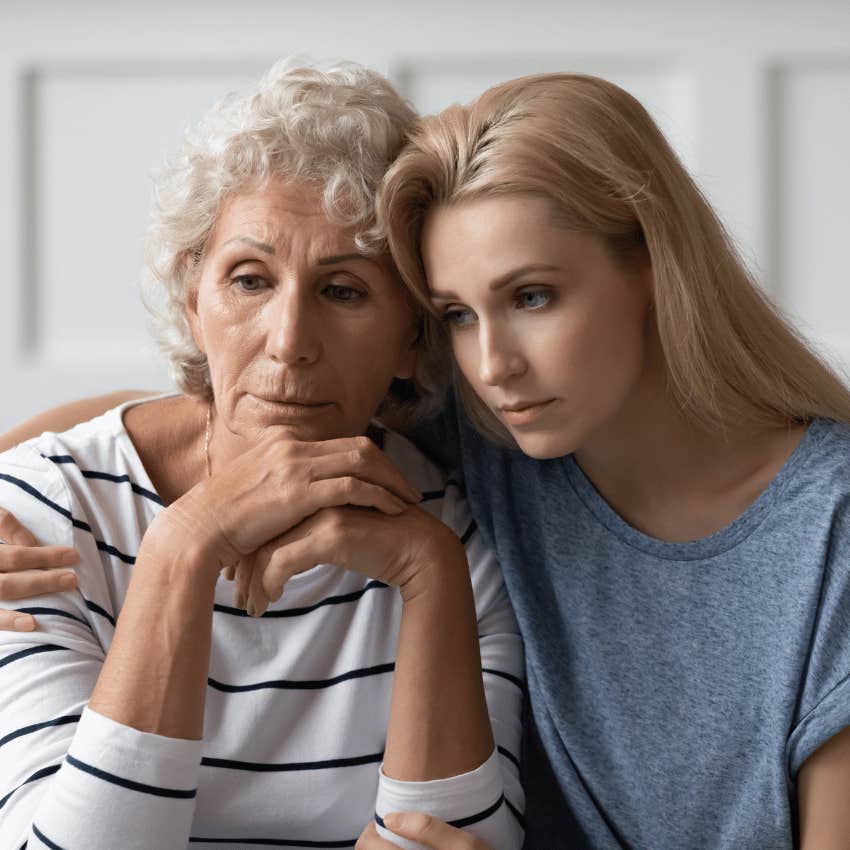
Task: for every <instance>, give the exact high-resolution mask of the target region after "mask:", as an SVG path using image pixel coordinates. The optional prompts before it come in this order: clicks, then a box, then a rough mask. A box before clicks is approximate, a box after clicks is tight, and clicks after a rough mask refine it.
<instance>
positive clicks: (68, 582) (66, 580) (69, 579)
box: [59, 573, 77, 590]
mask: <svg viewBox="0 0 850 850" xmlns="http://www.w3.org/2000/svg"><path fill="white" fill-rule="evenodd" d="M76 586H77V576H76V575H74V573H65V575H63V576H61V577H60V579H59V587H62V588H64V589H65V590H73V589H74V588H75V587H76Z"/></svg>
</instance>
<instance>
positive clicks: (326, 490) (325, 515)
mask: <svg viewBox="0 0 850 850" xmlns="http://www.w3.org/2000/svg"><path fill="white" fill-rule="evenodd" d="M421 498H422V497H421V494H420V493H419V492H418V491H417V490H416V489H415V488H414V487H413V486H411V485H410V484H409V483H408V482H407V480H406V479H405V478H404V476H403V475H402V473H401V472H400V470H399V469H398V467H396V465H395V464H394V463H393V462H392V461H391V460H390V458H389V457H388V456H387V455H386V454H384V452H383V451H381V450H380V449H379V448H378V447H377V446H376V445H375V444H374V443H373V442H372V441H371V440H369V439H368V438H367V437H351V438H341V439H335V440H327V441H323V442H315V443H309V442H299V441H293V440H284V439H281V438H279V437H277V438H276V437H271V438H268V439H266V440H264V441H263V442H262V443H260V444H258V445H257V446H255V447H254V448H252V449H250V450H249V451H247V452H245V453H244V454H242V455H240V456H239V457H237V458H235V459H234V460H233V461H231V462H230V463H229V464H227V465H226V466H224V467H223V468H222V469H221V470H218V471H216V472H215V473H214V474H213V475H212V476H211V477H210V478H208V479H207V480H205V481H202V482H201V483H199V484H198V485H196V486H195V487H193V488H192V489H191V490H190V491H189V492H188V493H186V494H185V495H184V496H183V497H181V498H180V499H178V500H177V501H175V502H174V503H173V504H172V505H170V506H169V507H168V508H167V509H166V510H165V511H163V513H162V514H160V516H159V517H157V519H156V521H155V522H154V523H153V524H152V525H151V528H150V529H149V531H148V535H150V534H151V533H153V534H155V535H157V536H158V537H159V538H160V539H163V540H164V541H165V542H167V543H168V545H177V546H179V545H181V541H182V542H183V543H184V544H185V543H186V542H187V541H191V543H192V546H193V547H199V549H198V551H199V552H200V553H202V558H203V560H204V561H205V562H206V563H207V564H209V565H210V566H211V567H214V569H215V571H216V573H217V572H218V571H219V570H220V569H222V568H223V569H224V570H225V574H226V575H227V576H228V577H230V578H233V577H235V578H236V603H237V605H238V606H239V607H247V609H248V611H249V613H253V614H257V615H259V614H262V613H263V612H264V611H265V610H266V608H267V606H268V604H269V602H271V601H276V600H277V599H279V598H280V596H281V594H282V593H283V589H284V586H285V584H286V582H287V581H288V579H290V578H291V577H292V576H294V575H296V574H298V573H300V572H304V571H305V570H307V569H310V568H311V567H313V566H315V565H316V564H319V563H333V564H337V565H338V566H341V567H345V568H347V569H351V570H354V571H355V572H359V573H362V574H363V575H366V576H368V577H370V578H373V579H377V580H379V581H382V582H384V583H386V584H389V585H393V586H395V587H398V588H399V589H400V590H401V592H402V597H403V598H404V599H405V601H407V600H409V599H411V598H413V597H415V596H416V595H417V594H418V593H421V592H423V591H424V590H425V589H426V588H427V586H428V585H427V581H428V577H429V576H430V575H432V573H433V568H437V569H439V568H440V564H441V563H443V562H444V561H446V560H448V561H451V560H452V557H451V556H456V555H463V552H462V546H461V544H460V541H459V540H458V539H457V536H456V535H455V534H454V533H453V532H452V531H451V530H450V529H449V528H448V527H447V526H445V525H444V524H443V523H441V522H440V521H439V520H438V519H436V518H435V517H433V516H431V515H430V514H428V513H426V512H425V511H423V510H421V509H420V508H418V507H416V503H417V502H418V501H419V500H420V499H421ZM148 535H146V538H147V537H148ZM446 556H449V557H448V558H446ZM464 562H465V558H464Z"/></svg>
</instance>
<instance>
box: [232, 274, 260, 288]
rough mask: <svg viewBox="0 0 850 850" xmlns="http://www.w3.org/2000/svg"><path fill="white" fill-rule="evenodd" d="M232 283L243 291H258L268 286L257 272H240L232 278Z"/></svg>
mask: <svg viewBox="0 0 850 850" xmlns="http://www.w3.org/2000/svg"><path fill="white" fill-rule="evenodd" d="M233 284H234V285H235V286H238V287H239V288H240V289H241V290H242V291H243V292H259V291H260V290H262V289H265V288H266V287H267V286H268V282H267V281H266V280H265V278H262V277H260V276H259V275H257V274H240V275H237V276H236V277H234V278H233Z"/></svg>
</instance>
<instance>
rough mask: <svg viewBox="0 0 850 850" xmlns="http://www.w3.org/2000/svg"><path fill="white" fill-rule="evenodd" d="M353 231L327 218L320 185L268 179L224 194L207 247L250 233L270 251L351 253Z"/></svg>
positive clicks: (211, 248) (251, 236)
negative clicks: (257, 184)
mask: <svg viewBox="0 0 850 850" xmlns="http://www.w3.org/2000/svg"><path fill="white" fill-rule="evenodd" d="M354 237H355V231H354V229H353V228H346V227H343V226H341V225H340V224H339V223H337V222H334V221H331V220H330V219H329V218H328V216H327V213H326V211H325V208H324V205H323V203H322V189H321V187H318V186H314V185H313V184H310V183H305V182H303V181H298V182H295V181H284V180H270V181H268V182H266V183H264V184H261V185H259V186H248V187H245V188H243V189H242V190H240V191H235V192H233V193H232V194H230V195H228V196H227V197H226V198H225V199H224V200H223V201H222V203H221V205H220V206H219V209H218V211H217V214H216V220H215V224H214V226H213V229H212V232H211V234H210V238H209V241H208V245H207V250H208V252H209V251H210V250H215V249H219V248H222V247H223V246H224V245H227V244H231V243H232V242H233V240H234V239H237V240H238V239H243V238H244V239H249V240H252V241H253V242H254V243H256V246H257V247H260V246H262V247H263V248H266V249H268V251H267V252H268V253H272V249H273V250H274V252H276V253H281V252H282V253H288V252H293V251H295V252H297V251H301V252H304V251H305V250H309V251H310V252H319V253H323V254H325V253H328V252H330V253H349V252H352V251H355V250H356V244H355V238H354Z"/></svg>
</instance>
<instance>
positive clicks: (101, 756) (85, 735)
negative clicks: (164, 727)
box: [68, 707, 203, 792]
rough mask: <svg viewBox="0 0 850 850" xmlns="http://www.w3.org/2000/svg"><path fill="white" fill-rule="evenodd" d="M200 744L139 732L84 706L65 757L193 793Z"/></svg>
mask: <svg viewBox="0 0 850 850" xmlns="http://www.w3.org/2000/svg"><path fill="white" fill-rule="evenodd" d="M202 748H203V741H190V740H186V739H183V738H167V737H165V736H163V735H156V734H154V733H152V732H140V731H139V730H138V729H133V728H132V727H131V726H125V725H124V724H123V723H118V722H117V721H115V720H112V719H111V718H109V717H105V716H104V715H102V714H98V712H96V711H94V710H92V709H91V708H88V707H86V708H85V709H84V710H83V714H82V717H81V718H80V723H79V726H78V727H77V733H76V735H75V736H74V740H73V742H72V744H71V748H70V750H69V752H68V755H69V756H70V757H71V758H73V759H74V760H75V761H76V762H78V764H77V765H76V766H78V767H80V769H82V770H86V768H91V769H93V770H96V771H101V772H105V773H107V774H110V775H111V776H113V777H117V778H118V779H126V780H131V781H133V782H135V783H142V784H144V785H149V786H151V787H153V788H158V789H167V790H175V791H184V792H188V791H194V790H195V789H197V786H198V775H199V772H200V763H201V753H202Z"/></svg>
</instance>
